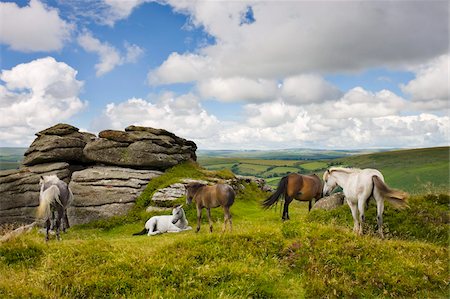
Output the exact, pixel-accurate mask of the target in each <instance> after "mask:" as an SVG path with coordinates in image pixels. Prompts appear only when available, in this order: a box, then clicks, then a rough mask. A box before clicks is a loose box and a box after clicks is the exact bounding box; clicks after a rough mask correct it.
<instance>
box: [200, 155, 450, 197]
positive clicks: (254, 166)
mask: <svg viewBox="0 0 450 299" xmlns="http://www.w3.org/2000/svg"><path fill="white" fill-rule="evenodd" d="M198 161H199V163H200V165H202V166H203V167H205V168H207V169H210V170H217V169H229V170H231V171H233V172H234V173H236V174H241V175H252V176H256V177H261V178H265V179H266V180H267V182H268V183H269V184H270V185H272V186H277V185H278V182H279V180H280V179H281V177H283V176H284V175H286V174H287V173H291V172H298V173H305V174H308V173H317V174H318V175H322V173H323V171H324V170H325V169H326V168H328V167H330V166H332V165H340V166H345V167H357V168H376V169H379V170H380V171H381V172H382V173H383V174H384V176H385V179H386V181H387V182H388V184H389V185H391V186H392V187H396V188H402V189H405V190H408V192H413V193H414V192H423V191H426V189H427V188H441V189H448V188H449V181H450V178H449V147H436V148H424V149H412V150H398V151H389V152H377V153H372V154H361V155H352V156H347V157H345V158H338V159H328V160H315V161H311V160H300V159H299V160H274V159H268V160H265V159H249V158H242V159H239V158H235V157H233V158H230V157H225V158H221V157H208V156H199V160H198Z"/></svg>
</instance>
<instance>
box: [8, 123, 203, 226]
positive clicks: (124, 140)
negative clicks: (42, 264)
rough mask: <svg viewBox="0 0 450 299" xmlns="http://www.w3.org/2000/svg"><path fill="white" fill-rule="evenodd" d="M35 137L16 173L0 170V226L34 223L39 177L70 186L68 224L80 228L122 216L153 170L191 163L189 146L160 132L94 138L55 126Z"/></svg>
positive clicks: (136, 131) (107, 134)
mask: <svg viewBox="0 0 450 299" xmlns="http://www.w3.org/2000/svg"><path fill="white" fill-rule="evenodd" d="M36 136H37V138H36V139H35V140H34V141H33V143H32V144H31V146H30V147H29V148H28V150H27V151H26V153H25V157H24V160H23V162H22V167H21V168H20V169H19V170H9V171H8V170H7V171H0V224H1V223H31V222H32V221H33V220H34V214H35V209H36V206H37V205H38V203H39V177H40V175H49V174H56V175H57V176H58V177H59V178H60V179H63V180H65V181H66V182H67V183H69V182H70V184H69V186H70V188H71V189H72V191H73V193H74V203H73V206H72V207H71V208H70V209H69V221H71V222H72V223H73V224H74V223H86V222H89V221H91V220H97V219H101V218H107V217H110V216H113V215H123V214H125V213H126V212H127V211H128V210H129V209H130V208H131V207H132V206H133V204H134V202H135V200H136V198H137V197H138V196H139V194H140V193H141V192H142V190H143V189H144V188H145V186H146V185H147V183H148V182H149V181H150V180H151V179H152V178H153V177H155V176H158V175H160V174H161V172H159V170H165V169H167V168H169V167H172V166H174V165H176V164H178V163H180V162H183V161H188V160H196V155H195V151H196V149H197V146H196V145H195V143H194V142H192V141H189V140H186V139H183V138H181V137H178V136H176V135H175V134H173V133H171V132H168V131H166V130H162V129H154V128H147V127H137V126H130V127H127V128H126V129H125V131H114V130H106V131H102V132H100V134H99V137H96V136H95V135H94V134H91V133H85V132H79V130H78V128H76V127H74V126H71V125H67V124H57V125H55V126H53V127H50V128H48V129H46V130H43V131H40V132H38V133H36Z"/></svg>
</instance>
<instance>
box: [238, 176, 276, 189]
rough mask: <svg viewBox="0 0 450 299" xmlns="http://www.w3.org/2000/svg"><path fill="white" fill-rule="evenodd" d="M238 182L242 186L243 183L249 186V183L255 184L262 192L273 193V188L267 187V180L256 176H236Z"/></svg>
mask: <svg viewBox="0 0 450 299" xmlns="http://www.w3.org/2000/svg"><path fill="white" fill-rule="evenodd" d="M236 180H237V182H239V183H240V184H242V183H247V184H248V183H254V184H256V185H257V186H258V187H259V189H261V190H262V191H266V192H272V191H273V188H272V187H271V186H269V185H267V182H266V180H265V179H263V178H257V177H254V176H244V175H236Z"/></svg>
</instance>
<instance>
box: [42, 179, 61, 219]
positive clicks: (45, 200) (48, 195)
mask: <svg viewBox="0 0 450 299" xmlns="http://www.w3.org/2000/svg"><path fill="white" fill-rule="evenodd" d="M59 196H60V193H59V189H58V187H57V186H55V185H53V186H50V187H49V188H48V189H47V190H45V191H44V192H42V194H41V195H40V196H39V207H38V209H37V213H36V214H37V217H38V218H40V219H42V218H43V219H45V220H46V219H48V218H49V217H50V214H51V211H50V204H52V203H53V202H57V203H61V201H60V200H59Z"/></svg>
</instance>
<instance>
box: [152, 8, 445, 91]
mask: <svg viewBox="0 0 450 299" xmlns="http://www.w3.org/2000/svg"><path fill="white" fill-rule="evenodd" d="M167 3H169V4H170V5H171V6H173V7H174V9H175V10H176V11H178V12H181V13H184V14H186V15H188V16H189V17H190V20H191V23H192V25H193V26H197V27H198V28H202V29H203V30H205V31H206V32H207V33H208V34H210V35H211V36H212V37H214V38H215V43H214V44H212V45H207V46H205V47H202V48H201V49H199V50H198V53H196V54H192V53H184V54H174V53H173V54H172V55H170V56H169V57H168V58H167V60H166V61H165V62H164V63H163V64H162V65H161V66H160V67H158V68H156V69H154V70H151V74H152V78H153V79H152V80H153V82H158V81H161V82H166V83H167V82H169V83H176V82H180V80H187V79H186V77H182V78H180V75H179V74H178V71H177V70H178V68H177V67H175V66H177V65H178V66H182V67H183V72H184V73H186V74H194V76H192V77H191V78H194V79H190V80H198V75H199V74H204V73H206V74H209V77H217V78H229V77H248V78H253V79H257V78H275V79H283V78H285V77H289V76H294V75H296V74H299V73H300V74H301V73H309V72H319V73H321V72H330V71H332V72H338V71H355V70H362V69H366V68H370V67H400V66H405V65H407V64H410V63H416V62H417V61H421V60H424V59H429V58H432V57H435V56H437V55H440V54H443V53H446V51H447V49H448V42H449V38H448V36H449V34H448V33H449V29H448V9H447V5H446V3H444V2H439V1H437V2H430V3H428V2H427V3H425V2H417V1H413V2H411V1H391V2H377V1H364V2H352V1H344V2H342V1H337V2H327V5H323V3H321V2H311V1H310V2H304V1H287V2H282V3H280V2H270V1H269V2H267V1H264V2H254V1H248V2H246V1H238V2H221V1H219V2H205V1H199V2H190V1H170V0H169V1H167ZM248 7H251V8H252V11H253V17H254V20H255V21H254V22H252V23H250V24H242V20H241V19H242V14H243V13H245V12H246V11H247V10H248ZM317 20H320V22H317ZM424 24H426V26H424ZM430 32H437V33H439V34H438V36H439V38H436V36H437V35H436V34H430ZM194 58H195V59H194ZM193 59H194V60H195V61H196V63H195V64H194V63H192V61H193ZM206 61H211V62H212V63H205V62H206ZM168 66H170V68H169V67H168Z"/></svg>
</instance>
